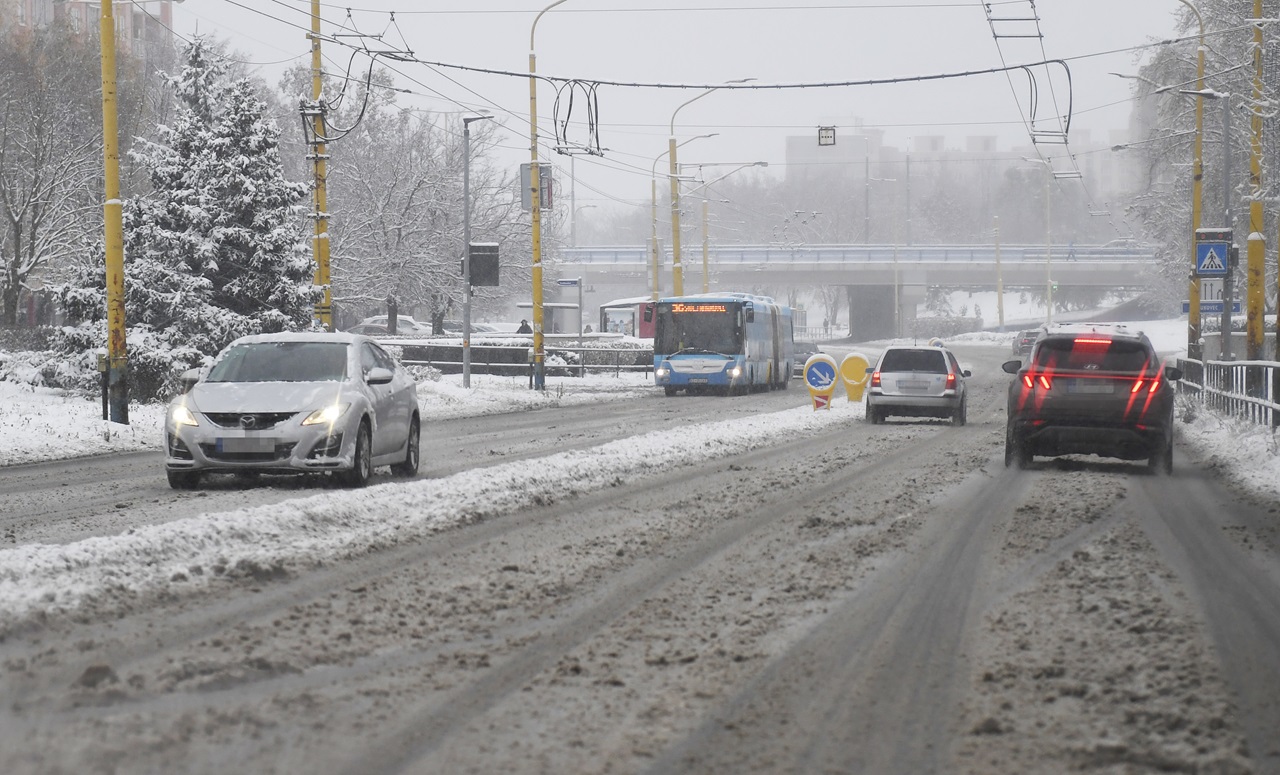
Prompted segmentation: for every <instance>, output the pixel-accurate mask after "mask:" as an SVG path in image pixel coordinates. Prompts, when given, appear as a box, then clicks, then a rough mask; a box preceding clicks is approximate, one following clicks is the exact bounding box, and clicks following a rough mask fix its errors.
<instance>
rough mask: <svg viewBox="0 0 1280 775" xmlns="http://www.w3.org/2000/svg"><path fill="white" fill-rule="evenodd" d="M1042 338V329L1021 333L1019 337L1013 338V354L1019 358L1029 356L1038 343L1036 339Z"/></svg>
mask: <svg viewBox="0 0 1280 775" xmlns="http://www.w3.org/2000/svg"><path fill="white" fill-rule="evenodd" d="M1038 336H1040V329H1038V328H1032V329H1029V330H1027V331H1019V332H1018V335H1017V336H1015V337H1014V338H1013V354H1014V355H1017V356H1018V357H1022V356H1024V355H1029V354H1030V353H1031V348H1032V347H1033V346H1034V345H1035V343H1036V337H1038Z"/></svg>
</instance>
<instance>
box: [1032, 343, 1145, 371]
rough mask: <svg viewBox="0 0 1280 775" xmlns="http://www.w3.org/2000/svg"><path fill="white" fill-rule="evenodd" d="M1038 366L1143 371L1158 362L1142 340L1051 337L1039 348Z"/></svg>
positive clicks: (1037, 352)
mask: <svg viewBox="0 0 1280 775" xmlns="http://www.w3.org/2000/svg"><path fill="white" fill-rule="evenodd" d="M1035 359H1036V366H1040V367H1044V368H1050V369H1053V368H1057V369H1088V370H1090V371H1095V370H1096V371H1142V370H1143V369H1146V368H1148V367H1149V366H1154V365H1155V364H1154V363H1153V361H1154V354H1153V353H1151V351H1150V350H1149V349H1148V348H1147V347H1146V345H1144V344H1143V343H1142V342H1139V341H1134V340H1128V339H1118V340H1115V341H1107V340H1100V339H1095V340H1092V341H1089V340H1088V339H1087V337H1082V338H1078V339H1077V338H1071V339H1068V338H1049V339H1045V340H1043V341H1042V342H1040V347H1039V349H1037V350H1036V356H1035Z"/></svg>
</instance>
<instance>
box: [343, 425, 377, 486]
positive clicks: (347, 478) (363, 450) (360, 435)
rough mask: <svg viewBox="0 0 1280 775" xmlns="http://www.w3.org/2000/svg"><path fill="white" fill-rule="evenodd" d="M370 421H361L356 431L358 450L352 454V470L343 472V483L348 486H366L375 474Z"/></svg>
mask: <svg viewBox="0 0 1280 775" xmlns="http://www.w3.org/2000/svg"><path fill="white" fill-rule="evenodd" d="M369 446H370V442H369V423H367V422H362V423H360V430H359V431H358V432H357V433H356V451H355V454H354V455H352V459H351V470H349V471H346V472H344V473H343V476H342V481H343V484H345V485H347V486H348V487H364V486H365V485H366V484H368V483H369V477H370V476H372V475H373V452H372V450H370V449H369Z"/></svg>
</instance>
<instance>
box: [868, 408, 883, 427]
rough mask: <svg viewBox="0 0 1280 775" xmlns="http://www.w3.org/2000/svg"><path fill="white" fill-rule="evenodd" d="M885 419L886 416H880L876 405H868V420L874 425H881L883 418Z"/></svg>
mask: <svg viewBox="0 0 1280 775" xmlns="http://www.w3.org/2000/svg"><path fill="white" fill-rule="evenodd" d="M883 419H884V418H882V417H881V416H880V410H879V409H876V408H875V407H874V406H868V407H867V422H869V423H871V424H872V425H879V424H880V422H881V420H883Z"/></svg>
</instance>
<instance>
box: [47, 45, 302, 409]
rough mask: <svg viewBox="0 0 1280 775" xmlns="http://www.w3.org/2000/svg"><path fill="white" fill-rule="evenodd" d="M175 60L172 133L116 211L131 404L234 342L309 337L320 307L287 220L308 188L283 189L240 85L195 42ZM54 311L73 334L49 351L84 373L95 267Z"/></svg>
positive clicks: (98, 337) (270, 141) (254, 100)
mask: <svg viewBox="0 0 1280 775" xmlns="http://www.w3.org/2000/svg"><path fill="white" fill-rule="evenodd" d="M183 61H184V66H183V68H182V72H181V73H180V74H179V75H177V76H176V77H171V78H169V79H168V82H169V84H170V85H171V86H172V87H173V88H174V91H175V93H176V96H177V98H178V109H177V111H176V114H175V116H174V120H173V122H172V123H171V124H170V125H169V126H162V127H160V128H159V131H158V139H157V141H155V142H149V141H142V142H140V143H138V145H137V147H135V149H134V150H133V151H131V152H130V155H131V157H132V158H133V159H134V160H135V161H136V162H138V163H139V164H140V165H141V166H142V167H143V168H144V169H145V170H146V171H147V173H148V176H149V178H150V183H151V187H152V191H151V192H150V193H148V194H147V195H145V196H143V197H140V198H138V199H134V200H131V201H129V202H127V203H126V206H125V209H124V235H125V315H126V319H127V327H128V329H129V334H128V342H129V360H130V393H131V395H132V396H133V397H135V398H141V399H144V400H145V399H147V398H151V397H154V396H157V395H160V394H163V393H164V392H165V391H166V390H167V389H168V388H169V387H171V385H172V381H173V379H174V377H175V376H176V374H177V373H179V372H180V371H182V370H183V369H186V368H190V367H191V366H194V365H199V364H201V363H203V362H207V360H208V359H209V358H211V357H212V356H213V355H215V354H216V353H217V352H218V351H219V350H220V349H221V348H222V347H224V346H225V345H226V344H227V343H229V342H230V341H231V340H233V339H235V338H237V337H239V336H244V335H246V334H254V333H269V332H275V331H284V330H297V329H302V328H306V327H308V326H310V325H311V314H312V309H313V305H314V303H315V301H316V299H317V297H318V294H317V293H316V291H315V289H313V287H312V285H311V281H312V276H313V270H312V265H311V259H310V255H309V251H308V246H307V235H306V231H305V221H304V219H303V218H302V217H300V215H301V214H300V212H299V205H300V203H301V202H303V200H304V199H305V198H306V197H307V195H308V193H309V189H308V186H307V185H305V184H300V183H294V182H290V181H288V180H286V179H285V178H284V175H283V170H282V167H281V163H280V155H279V130H278V129H277V127H276V125H275V123H274V121H272V120H271V119H269V118H268V117H267V115H266V106H265V104H264V103H263V102H262V100H260V99H259V98H258V96H257V95H256V93H255V92H254V87H253V85H252V84H251V83H250V82H249V81H248V80H246V79H241V80H237V81H232V82H229V83H228V82H227V80H226V78H225V66H224V65H223V64H222V62H221V61H220V60H219V59H217V58H216V57H215V56H213V52H212V51H211V50H210V46H209V44H208V42H207V41H206V40H204V39H203V38H200V37H197V38H195V39H194V40H193V41H192V43H191V44H190V46H188V48H187V49H186V51H185V52H184V57H183ZM62 300H63V302H64V304H65V305H66V307H67V310H68V312H69V313H70V315H71V316H72V317H73V318H74V319H78V320H81V321H84V322H83V323H81V324H80V325H79V326H77V327H75V328H68V329H64V330H63V332H62V335H61V336H60V337H59V345H60V346H59V349H60V350H62V351H63V352H64V353H67V354H81V355H82V360H83V365H84V366H86V367H87V366H90V365H91V362H92V360H93V359H92V358H90V357H89V355H88V353H89V352H90V351H92V350H94V349H95V348H98V347H101V346H103V343H104V342H105V341H106V339H105V333H104V332H105V317H106V308H105V303H104V301H105V282H104V277H103V264H102V262H101V260H98V261H94V262H93V263H92V264H89V265H86V266H84V267H82V268H81V270H80V271H79V273H78V275H77V276H76V278H75V279H74V280H73V281H72V282H70V283H68V284H67V285H66V286H64V287H63V289H62ZM152 349H154V350H156V352H151V350H152ZM166 354H168V357H166Z"/></svg>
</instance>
